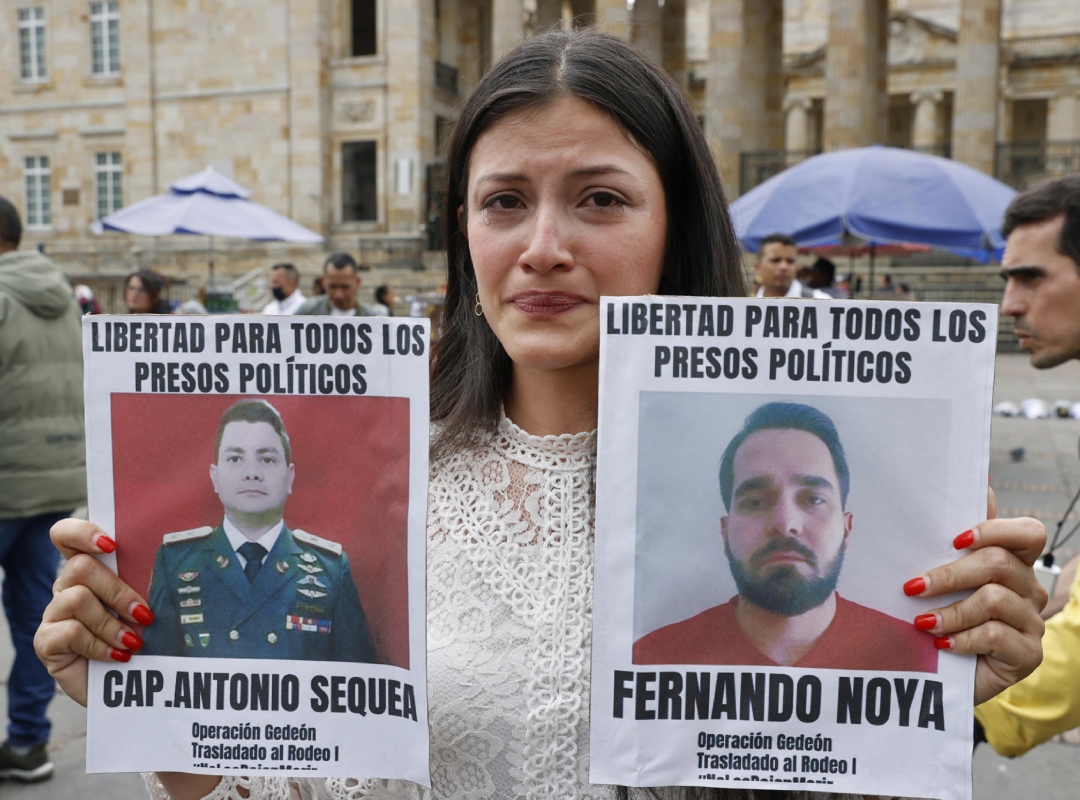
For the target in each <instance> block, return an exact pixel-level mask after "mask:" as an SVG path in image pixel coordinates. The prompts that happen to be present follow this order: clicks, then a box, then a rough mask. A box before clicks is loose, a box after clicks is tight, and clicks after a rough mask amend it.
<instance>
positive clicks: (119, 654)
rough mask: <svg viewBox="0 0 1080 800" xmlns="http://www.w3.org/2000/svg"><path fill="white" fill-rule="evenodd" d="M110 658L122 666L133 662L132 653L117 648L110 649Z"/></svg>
mask: <svg viewBox="0 0 1080 800" xmlns="http://www.w3.org/2000/svg"><path fill="white" fill-rule="evenodd" d="M109 658H111V659H112V660H113V661H119V662H120V663H121V664H126V663H127V662H129V661H131V653H129V652H128V651H127V650H117V649H116V648H115V647H110V648H109Z"/></svg>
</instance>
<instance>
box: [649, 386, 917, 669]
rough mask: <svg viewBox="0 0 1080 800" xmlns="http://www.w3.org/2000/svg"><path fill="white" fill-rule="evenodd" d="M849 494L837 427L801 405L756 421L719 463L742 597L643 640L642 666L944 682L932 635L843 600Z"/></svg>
mask: <svg viewBox="0 0 1080 800" xmlns="http://www.w3.org/2000/svg"><path fill="white" fill-rule="evenodd" d="M849 485H850V475H849V472H848V465H847V458H846V457H845V455H844V449H843V447H842V446H841V444H840V437H839V434H838V433H837V431H836V426H835V425H834V424H833V422H832V420H831V419H829V417H828V416H826V415H825V414H823V413H822V412H821V411H819V410H818V409H816V408H813V407H811V406H807V405H802V404H799V403H768V404H766V405H763V406H761V407H760V408H758V409H756V410H755V411H754V412H753V413H751V414H750V416H749V417H747V418H746V422H745V423H744V424H743V427H742V430H740V431H739V432H738V433H737V434H736V435H735V437H734V438H733V439H732V440H731V442H730V443H729V444H728V446H727V448H726V449H725V450H724V454H723V456H722V458H721V459H720V494H721V497H722V498H723V501H724V505H725V507H726V508H727V509H728V515H727V516H725V517H722V518H721V520H720V530H721V535H722V536H723V539H724V552H725V553H726V554H727V558H728V565H729V567H730V568H731V575H732V577H733V578H734V579H735V586H736V588H737V589H738V594H737V595H736V596H735V597H733V598H732V599H731V600H729V601H728V602H726V603H724V604H722V605H719V606H714V607H712V608H709V609H706V610H705V611H703V612H701V613H700V614H698V615H696V616H694V617H691V618H689V619H686V620H682V621H681V622H675V623H672V624H670V625H667V626H665V627H663V628H660V629H658V630H655V631H653V632H651V633H649V634H647V635H645V636H643V637H642V638H641V639H638V641H637V642H635V643H634V663H635V664H716V665H734V666H794V667H804V668H808V669H813V668H821V669H868V670H878V671H885V670H889V671H905V672H908V671H910V672H937V650H936V649H935V648H934V642H933V640H932V639H931V637H930V636H928V635H926V634H924V633H921V632H919V631H917V630H916V629H915V628H914V627H912V625H911V624H910V623H908V622H905V621H903V620H899V619H896V618H894V617H890V616H889V615H887V614H883V613H881V612H880V611H875V610H873V609H870V608H866V607H865V606H861V605H859V604H858V603H853V602H851V601H850V600H846V599H844V598H843V597H840V596H839V595H838V594H837V592H836V584H837V581H838V580H839V578H840V570H841V568H842V567H843V564H844V552H845V550H846V548H847V541H848V537H849V536H850V535H851V530H852V526H853V522H854V520H853V516H852V514H851V512H850V511H847V510H846V507H847V496H848V488H849Z"/></svg>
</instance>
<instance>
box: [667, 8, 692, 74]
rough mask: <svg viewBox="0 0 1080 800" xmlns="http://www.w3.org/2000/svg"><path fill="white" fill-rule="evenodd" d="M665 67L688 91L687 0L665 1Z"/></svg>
mask: <svg viewBox="0 0 1080 800" xmlns="http://www.w3.org/2000/svg"><path fill="white" fill-rule="evenodd" d="M663 26H664V47H663V61H664V68H665V69H666V70H667V71H668V74H669V75H670V76H671V77H672V78H674V80H675V82H676V83H677V84H679V86H681V87H682V88H683V91H684V92H685V91H686V72H687V67H686V0H666V2H665V3H664V19H663Z"/></svg>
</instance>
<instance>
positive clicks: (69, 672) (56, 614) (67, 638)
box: [34, 519, 154, 705]
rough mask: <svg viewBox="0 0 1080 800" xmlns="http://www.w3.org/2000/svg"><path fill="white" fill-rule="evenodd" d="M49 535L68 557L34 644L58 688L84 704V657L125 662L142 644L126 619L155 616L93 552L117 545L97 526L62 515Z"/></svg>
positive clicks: (141, 620) (143, 621)
mask: <svg viewBox="0 0 1080 800" xmlns="http://www.w3.org/2000/svg"><path fill="white" fill-rule="evenodd" d="M50 535H51V537H52V541H53V544H54V545H56V549H57V550H59V551H60V552H61V553H62V554H63V556H64V558H66V559H67V560H68V562H67V564H66V565H65V566H64V569H63V571H62V572H61V573H60V577H59V578H57V579H56V583H55V584H53V599H52V602H51V603H49V605H48V606H47V607H46V609H45V613H44V614H43V615H42V619H41V626H40V627H39V628H38V632H37V635H36V636H35V637H34V649H35V650H37V654H38V658H40V659H41V660H42V662H44V664H45V666H46V668H47V669H48V670H49V674H51V675H52V676H53V677H54V678H55V679H56V681H57V683H59V684H60V688H61V689H63V690H64V692H65V693H66V694H67V695H68V696H69V697H71V698H72V699H73V700H75V701H76V702H78V703H80V704H82V705H86V675H87V666H86V665H87V659H91V658H92V659H95V660H98V661H108V660H110V659H111V660H113V661H127V660H128V659H130V658H131V654H132V652H135V651H137V650H138V649H139V648H140V647H142V639H141V638H140V637H139V635H138V634H137V633H136V632H135V631H134V630H132V628H131V626H130V625H129V624H127V623H129V622H137V623H138V624H140V625H149V624H150V623H151V622H152V621H153V619H154V615H153V614H152V613H151V612H150V608H149V606H147V604H146V600H144V599H143V598H142V597H140V596H139V594H138V593H137V592H136V591H135V590H134V589H132V588H131V587H130V586H128V585H127V584H126V583H124V582H123V581H122V580H120V579H119V578H118V577H117V576H116V575H114V574H113V573H112V571H111V570H110V569H109V568H108V567H106V566H105V565H104V564H102V563H101V562H100V561H98V560H97V559H96V558H94V557H93V556H94V555H95V554H100V553H111V552H113V551H114V550H115V549H116V542H115V541H113V540H112V539H111V538H110V537H109V536H108V535H107V534H106V533H105V532H104V531H103V530H101V528H99V527H98V526H97V525H94V524H93V523H92V522H86V521H84V520H80V519H65V520H61V521H60V522H58V523H56V524H55V525H54V526H53V527H52V531H51V532H50ZM109 609H112V610H113V611H115V612H116V613H117V614H119V615H120V618H119V619H117V618H116V617H115V616H113V614H111V613H109Z"/></svg>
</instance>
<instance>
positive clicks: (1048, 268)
mask: <svg viewBox="0 0 1080 800" xmlns="http://www.w3.org/2000/svg"><path fill="white" fill-rule="evenodd" d="M1002 233H1003V234H1005V236H1007V237H1008V240H1007V241H1006V243H1005V255H1004V256H1003V257H1002V259H1001V266H1002V269H1001V275H1002V277H1003V278H1005V280H1006V284H1005V296H1004V297H1003V298H1002V300H1001V313H1002V314H1007V315H1009V316H1011V317H1012V318H1013V328H1014V330H1015V331H1016V335H1017V337H1018V338H1019V340H1020V346H1021V347H1022V348H1023V349H1025V350H1027V351H1028V352H1030V353H1031V363H1032V365H1033V366H1034V367H1036V368H1038V369H1047V368H1049V367H1056V366H1057V365H1058V364H1063V363H1065V362H1066V361H1070V360H1073V359H1080V175H1070V176H1068V177H1065V178H1059V179H1057V180H1053V181H1050V182H1048V183H1044V184H1041V185H1039V186H1036V187H1035V188H1033V189H1029V190H1028V191H1026V192H1023V193H1022V194H1018V195H1017V196H1016V197H1014V198H1013V201H1012V203H1010V204H1009V207H1008V208H1007V209H1006V211H1005V224H1004V225H1003V226H1002ZM1042 645H1043V662H1042V664H1041V665H1040V666H1039V667H1038V669H1036V670H1035V671H1034V672H1033V673H1031V675H1029V676H1028V677H1027V678H1026V679H1025V680H1022V681H1020V683H1017V684H1015V685H1013V686H1011V687H1010V688H1008V689H1006V690H1005V691H1004V692H1002V693H1001V694H999V695H998V696H997V697H994V698H993V699H991V700H988V701H987V702H985V703H983V704H982V705H980V706H978V707H976V709H975V718H976V729H975V730H976V733H975V736H976V741H981V740H982V739H983V738H985V739H986V740H987V741H989V742H990V745H991V746H992V747H993V748H994V749H995V750H996V751H997V752H998V753H1000V754H1001V755H1005V756H1019V755H1023V754H1024V753H1026V752H1027V751H1028V750H1030V749H1031V748H1033V747H1035V746H1036V745H1039V744H1042V743H1043V742H1045V741H1046V740H1048V739H1049V738H1050V737H1052V736H1054V735H1056V734H1058V733H1062V732H1064V731H1067V730H1071V729H1072V728H1075V727H1077V726H1078V725H1080V572H1078V577H1077V580H1076V581H1074V582H1073V585H1072V588H1071V590H1070V592H1069V600H1068V602H1067V603H1066V604H1065V608H1063V609H1062V610H1061V611H1060V612H1059V613H1057V614H1055V615H1054V616H1052V617H1051V618H1050V619H1049V620H1047V622H1046V633H1045V634H1044V635H1043V640H1042Z"/></svg>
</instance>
